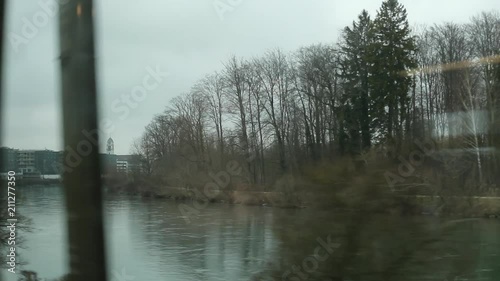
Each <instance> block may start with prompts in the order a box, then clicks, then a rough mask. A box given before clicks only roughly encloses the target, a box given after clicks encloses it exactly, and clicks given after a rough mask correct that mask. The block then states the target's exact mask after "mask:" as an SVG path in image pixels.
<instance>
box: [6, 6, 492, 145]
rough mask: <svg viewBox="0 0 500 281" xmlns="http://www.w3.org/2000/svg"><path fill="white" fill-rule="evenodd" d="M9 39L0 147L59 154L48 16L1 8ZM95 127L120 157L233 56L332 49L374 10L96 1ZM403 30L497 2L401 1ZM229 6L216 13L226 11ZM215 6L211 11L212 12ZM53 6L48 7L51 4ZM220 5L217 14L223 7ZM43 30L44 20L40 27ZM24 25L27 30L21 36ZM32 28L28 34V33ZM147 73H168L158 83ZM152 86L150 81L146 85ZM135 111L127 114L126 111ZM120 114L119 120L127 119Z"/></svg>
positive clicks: (463, 16) (465, 15) (52, 20)
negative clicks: (135, 93)
mask: <svg viewBox="0 0 500 281" xmlns="http://www.w3.org/2000/svg"><path fill="white" fill-rule="evenodd" d="M8 2H9V3H8V22H7V32H8V39H10V40H7V46H6V53H5V55H6V63H5V65H4V67H5V68H4V69H5V71H4V79H2V82H4V83H3V87H4V93H5V96H4V98H5V107H4V108H2V114H3V120H2V122H3V124H2V128H3V129H4V131H3V133H4V136H3V137H4V139H3V140H2V145H4V146H9V147H15V148H20V149H44V148H47V149H54V150H62V148H63V145H62V139H61V122H62V120H61V109H60V101H59V98H60V92H59V72H58V71H59V68H58V61H57V60H56V57H57V56H58V49H57V47H58V46H57V42H58V41H57V25H56V21H57V16H56V13H53V12H51V10H50V8H51V5H48V8H47V7H45V6H44V5H42V4H40V3H49V4H50V3H55V0H41V1H35V0H15V1H14V0H11V1H8ZM95 2H96V3H97V6H96V17H97V21H96V26H97V27H96V28H97V30H96V35H97V66H98V77H97V78H98V91H99V93H98V94H99V103H100V116H99V119H100V120H107V121H105V122H108V124H112V127H109V126H108V127H107V128H103V130H104V129H105V130H106V134H105V135H103V136H101V138H102V139H103V140H104V141H105V139H107V138H108V137H109V136H111V137H112V138H113V139H114V141H115V152H116V153H118V154H127V153H129V152H130V146H131V144H132V142H133V140H134V139H136V138H138V137H140V135H141V134H142V132H143V130H144V127H145V126H146V125H147V124H148V123H149V122H150V120H151V119H152V117H153V116H154V115H155V114H158V113H161V112H162V111H163V110H164V108H165V106H167V105H168V103H169V100H170V99H172V98H173V97H175V96H177V95H180V94H182V93H185V92H187V91H189V89H190V87H191V86H192V85H193V83H194V82H196V80H198V79H200V78H202V77H203V76H205V75H206V74H209V73H211V72H213V71H215V70H220V69H221V68H222V63H223V62H224V61H226V60H227V59H228V58H229V57H230V56H231V55H232V54H234V55H236V56H238V57H246V58H249V57H252V56H258V55H260V54H262V53H264V52H265V51H266V50H268V49H271V48H276V47H279V48H281V49H283V50H284V51H293V50H296V49H298V48H299V47H302V46H307V45H310V44H315V43H333V42H336V41H337V40H336V39H337V38H338V36H339V31H340V30H341V29H342V28H343V27H344V26H346V25H349V24H351V22H352V21H353V20H355V19H356V17H357V15H358V14H359V13H360V12H361V10H362V9H367V10H368V11H369V12H370V14H371V15H372V17H374V16H375V13H376V10H377V9H378V8H379V6H380V3H381V1H375V0H362V1H361V0H359V1H358V0H351V1H344V0H272V1H270V0H146V1H137V0H102V1H95ZM401 2H402V3H403V4H404V5H405V6H406V8H407V10H408V14H409V20H410V22H411V23H412V24H417V23H418V24H429V25H430V24H434V23H441V22H444V21H453V22H466V21H468V19H469V18H470V17H471V16H474V15H477V14H478V13H480V12H481V11H490V10H492V9H496V10H499V9H500V1H498V0H469V1H461V0H406V1H401ZM231 3H233V4H234V6H232V7H231V9H226V10H223V8H224V7H226V8H228V6H227V5H229V6H231ZM217 4H218V5H219V6H217V7H219V9H221V10H217V8H216V5H217ZM52 5H53V4H52ZM224 5H226V6H224ZM47 18H48V20H47V23H45V22H44V19H47ZM31 24H32V26H30V25H31ZM30 27H31V28H30ZM151 72H161V73H165V72H168V73H169V75H168V76H167V77H166V78H162V77H163V76H162V74H160V75H159V76H158V75H156V77H157V80H158V81H159V83H156V82H155V80H154V79H152V78H154V76H155V75H153V76H151V74H150V73H151ZM150 77H151V78H150ZM144 80H147V81H148V82H147V83H148V84H149V85H153V84H155V83H156V84H157V86H156V87H153V86H154V85H153V86H151V87H149V89H150V90H148V91H147V95H146V97H145V99H144V100H143V101H141V102H139V103H137V104H135V103H134V104H132V105H126V103H125V102H124V101H122V100H121V97H122V96H123V95H130V93H131V91H132V90H133V89H137V88H136V87H138V86H141V85H143V81H144ZM132 107H135V108H132ZM127 111H128V112H127Z"/></svg>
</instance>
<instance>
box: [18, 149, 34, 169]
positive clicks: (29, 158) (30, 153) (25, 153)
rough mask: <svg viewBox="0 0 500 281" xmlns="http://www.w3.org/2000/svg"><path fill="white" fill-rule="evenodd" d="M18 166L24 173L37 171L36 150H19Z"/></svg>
mask: <svg viewBox="0 0 500 281" xmlns="http://www.w3.org/2000/svg"><path fill="white" fill-rule="evenodd" d="M17 167H18V169H19V171H20V172H21V173H22V174H24V173H33V172H35V171H36V168H35V150H18V151H17Z"/></svg>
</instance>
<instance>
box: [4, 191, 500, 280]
mask: <svg viewBox="0 0 500 281" xmlns="http://www.w3.org/2000/svg"><path fill="white" fill-rule="evenodd" d="M17 196H18V198H19V199H18V202H17V209H18V210H17V211H18V213H22V214H23V215H25V216H27V217H29V218H30V219H31V220H32V221H31V224H30V225H31V228H32V230H31V232H28V231H27V230H23V229H19V230H18V232H19V233H18V236H20V238H22V239H23V240H22V241H19V242H18V243H19V244H21V245H20V246H21V247H22V249H18V250H19V254H20V257H21V258H22V259H23V261H25V262H26V263H27V264H26V265H24V266H23V267H22V268H24V269H27V270H32V271H35V272H37V273H38V275H39V276H40V277H43V278H46V279H47V280H50V279H51V278H57V277H61V276H62V275H64V274H65V273H66V272H68V266H67V260H68V255H67V250H68V245H67V242H66V236H65V234H66V232H65V231H66V230H65V227H66V224H65V221H66V217H65V212H64V204H63V195H62V190H61V189H60V188H59V187H24V188H23V189H19V190H18V194H17ZM179 204H180V203H176V202H174V201H167V200H144V199H141V198H130V197H125V196H117V195H107V196H106V199H105V231H106V233H105V234H106V242H107V256H108V268H109V280H111V281H132V280H137V281H147V280H167V281H170V280H172V281H183V280H186V281H188V280H196V281H198V280H208V281H211V280H231V281H233V280H234V281H236V280H282V278H283V276H287V278H289V279H288V280H335V279H334V278H335V277H337V276H344V280H398V281H399V280H491V281H498V280H500V221H498V220H487V219H484V220H482V219H480V220H452V219H439V218H429V217H397V216H388V215H387V216H385V215H384V216H382V215H370V214H362V215H359V214H334V213H333V212H332V211H327V210H323V211H322V210H312V209H301V210H291V209H275V208H266V207H249V206H238V205H223V204H211V205H208V206H206V207H204V206H202V208H201V210H200V211H199V213H197V214H191V215H190V216H189V221H187V220H186V219H185V217H183V216H182V213H181V211H180V208H179V207H180V206H179ZM191 206H192V205H191ZM332 245H334V246H332ZM315 253H316V254H317V255H316V256H315ZM320 256H321V258H320ZM3 272H4V273H3V274H4V277H6V280H17V277H19V276H14V275H13V274H11V273H8V272H7V273H6V271H5V270H4V271H3ZM4 279H5V278H4Z"/></svg>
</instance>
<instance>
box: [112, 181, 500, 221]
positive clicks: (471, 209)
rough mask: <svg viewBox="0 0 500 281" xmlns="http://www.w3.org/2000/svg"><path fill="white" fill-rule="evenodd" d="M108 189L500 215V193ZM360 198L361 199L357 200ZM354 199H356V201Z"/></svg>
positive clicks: (180, 197)
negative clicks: (362, 197) (367, 194)
mask: <svg viewBox="0 0 500 281" xmlns="http://www.w3.org/2000/svg"><path fill="white" fill-rule="evenodd" d="M107 190H108V192H111V193H124V194H129V195H138V196H141V197H143V198H151V199H158V200H174V201H193V200H197V201H208V202H210V203H222V204H239V205H247V206H266V207H277V208H318V209H337V210H339V209H341V210H349V211H365V212H374V213H390V214H403V215H430V216H453V217H475V218H477V217H487V218H500V197H493V196H432V195H397V194H394V193H386V194H377V195H373V196H371V197H366V198H365V200H364V201H362V200H360V199H359V198H355V197H359V196H355V195H352V194H347V195H346V194H332V193H328V192H308V191H298V192H289V193H286V192H277V191H248V190H246V191H245V190H221V191H218V192H215V193H216V194H214V195H213V196H210V197H207V196H206V195H205V194H204V193H203V192H202V191H200V190H198V189H194V188H182V187H166V186H155V187H153V186H148V185H136V184H133V183H127V184H122V185H114V186H108V187H107ZM356 201H357V203H356ZM353 202H354V203H353Z"/></svg>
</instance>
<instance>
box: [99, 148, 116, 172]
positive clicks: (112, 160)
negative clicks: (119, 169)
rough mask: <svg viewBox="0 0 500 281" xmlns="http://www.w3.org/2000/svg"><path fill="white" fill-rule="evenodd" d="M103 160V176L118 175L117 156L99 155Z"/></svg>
mask: <svg viewBox="0 0 500 281" xmlns="http://www.w3.org/2000/svg"><path fill="white" fill-rule="evenodd" d="M99 158H100V160H101V170H102V174H114V173H116V159H117V155H116V154H102V153H101V154H99Z"/></svg>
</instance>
